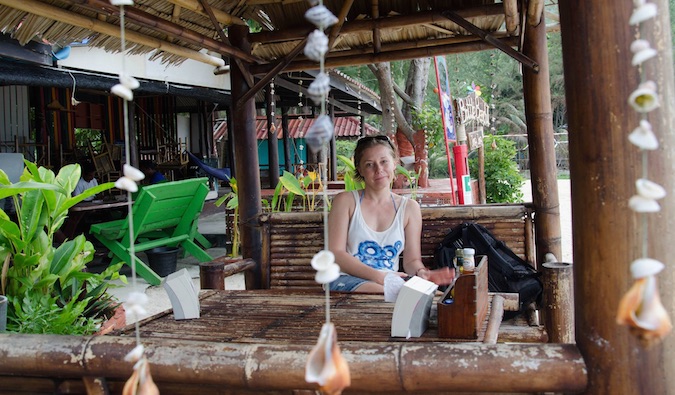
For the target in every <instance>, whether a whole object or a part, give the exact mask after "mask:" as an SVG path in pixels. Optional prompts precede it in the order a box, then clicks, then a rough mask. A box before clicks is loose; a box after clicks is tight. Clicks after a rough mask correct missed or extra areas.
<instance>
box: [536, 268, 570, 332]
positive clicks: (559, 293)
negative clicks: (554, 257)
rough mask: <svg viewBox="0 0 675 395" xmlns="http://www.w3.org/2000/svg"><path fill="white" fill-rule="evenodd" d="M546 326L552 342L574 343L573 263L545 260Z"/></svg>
mask: <svg viewBox="0 0 675 395" xmlns="http://www.w3.org/2000/svg"><path fill="white" fill-rule="evenodd" d="M542 268H543V272H544V278H543V282H544V297H543V299H544V301H543V309H542V312H543V314H544V326H545V327H546V333H548V339H549V341H550V342H551V343H574V301H573V298H574V282H573V281H574V280H573V278H572V274H573V270H572V264H570V263H564V262H545V263H544V264H543V265H542Z"/></svg>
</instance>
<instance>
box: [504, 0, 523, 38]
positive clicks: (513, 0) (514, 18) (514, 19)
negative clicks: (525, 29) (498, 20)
mask: <svg viewBox="0 0 675 395" xmlns="http://www.w3.org/2000/svg"><path fill="white" fill-rule="evenodd" d="M504 22H505V23H506V31H507V32H509V34H517V31H518V26H519V25H520V19H519V16H518V0H504Z"/></svg>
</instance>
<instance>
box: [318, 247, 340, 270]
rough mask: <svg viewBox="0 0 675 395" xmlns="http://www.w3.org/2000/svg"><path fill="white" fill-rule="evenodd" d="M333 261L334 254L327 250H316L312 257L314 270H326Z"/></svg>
mask: <svg viewBox="0 0 675 395" xmlns="http://www.w3.org/2000/svg"><path fill="white" fill-rule="evenodd" d="M334 263H335V255H333V253H332V252H330V251H328V250H321V251H319V252H317V253H316V254H315V255H314V257H313V258H312V267H313V268H314V270H317V271H320V270H326V269H328V268H329V267H330V265H332V264H334Z"/></svg>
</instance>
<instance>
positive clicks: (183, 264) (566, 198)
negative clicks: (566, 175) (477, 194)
mask: <svg viewBox="0 0 675 395" xmlns="http://www.w3.org/2000/svg"><path fill="white" fill-rule="evenodd" d="M558 193H559V199H560V223H561V232H562V257H558V258H559V260H560V261H562V262H572V211H571V203H570V181H569V180H559V181H558ZM523 195H524V201H532V189H531V184H530V182H529V180H527V182H525V184H524V185H523ZM199 227H200V232H201V233H203V234H214V233H220V232H223V233H224V216H223V215H222V213H215V211H214V213H210V214H209V213H207V215H205V216H202V218H200V223H199ZM208 252H209V254H210V255H211V256H212V257H214V258H215V257H219V256H223V255H225V254H226V253H227V251H226V250H225V249H224V248H212V249H209V250H208ZM139 258H140V259H142V260H144V261H146V262H147V258H145V255H144V254H143V253H139ZM181 269H185V270H187V271H188V273H189V275H190V277H191V278H192V283H193V285H194V286H195V289H197V290H199V288H200V286H199V263H198V262H197V261H196V260H195V259H194V258H192V257H187V258H184V259H180V260H179V261H178V270H181ZM244 288H245V287H244V276H243V275H241V274H239V275H234V276H231V277H228V278H227V279H226V280H225V289H232V290H236V289H244ZM133 291H138V292H145V294H146V295H147V296H148V304H147V305H145V310H146V314H144V315H142V316H141V317H131V316H127V324H131V323H133V322H135V321H136V320H140V319H143V318H146V317H149V316H152V315H154V314H157V313H160V312H162V311H165V310H167V309H170V308H171V302H170V301H169V298H168V296H167V293H166V291H165V290H164V288H163V287H162V286H161V285H159V286H150V285H149V284H148V283H147V282H145V280H143V279H142V278H139V279H137V281H136V285H135V286H134V285H133V284H132V281H131V278H130V276H129V280H128V283H127V284H123V283H122V282H120V281H116V282H115V283H114V285H113V287H112V288H110V292H111V293H112V294H113V295H115V296H116V297H117V298H118V300H121V301H125V300H127V297H128V295H129V293H130V292H133Z"/></svg>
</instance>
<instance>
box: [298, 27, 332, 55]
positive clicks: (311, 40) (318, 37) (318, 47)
mask: <svg viewBox="0 0 675 395" xmlns="http://www.w3.org/2000/svg"><path fill="white" fill-rule="evenodd" d="M303 52H304V53H305V56H307V57H308V58H310V59H312V60H314V61H317V62H318V61H320V60H321V58H323V55H325V54H326V52H328V37H326V35H325V34H324V33H323V32H322V31H321V30H314V31H313V32H311V33H309V36H308V37H307V44H305V49H304V51H303Z"/></svg>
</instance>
